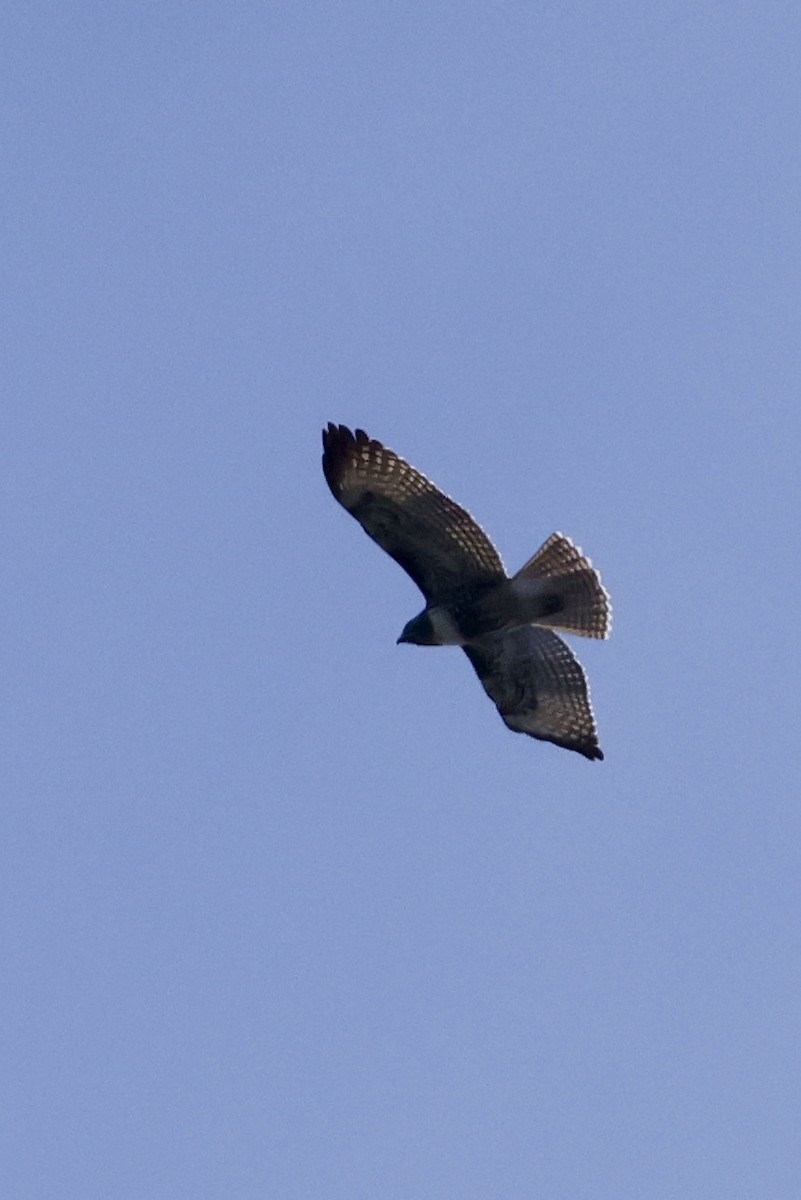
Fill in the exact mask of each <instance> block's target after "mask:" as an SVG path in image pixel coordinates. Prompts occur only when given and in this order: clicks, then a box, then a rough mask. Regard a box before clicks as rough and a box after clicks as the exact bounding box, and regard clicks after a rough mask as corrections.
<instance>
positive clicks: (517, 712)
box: [463, 625, 603, 759]
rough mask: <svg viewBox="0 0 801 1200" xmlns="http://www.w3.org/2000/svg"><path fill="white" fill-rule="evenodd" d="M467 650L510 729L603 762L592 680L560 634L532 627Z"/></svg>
mask: <svg viewBox="0 0 801 1200" xmlns="http://www.w3.org/2000/svg"><path fill="white" fill-rule="evenodd" d="M463 649H464V652H465V654H466V655H467V657H468V658H469V659H470V661H471V663H472V664H473V667H474V668H475V671H476V674H477V675H478V677H479V679H480V680H481V682H482V684H483V686H484V690H485V692H486V693H487V695H488V696H489V697H490V699H491V700H493V701H494V702H495V704H496V706H497V709H498V712H499V713H500V714H501V716H502V717H503V719H504V721H505V722H506V724H507V725H508V727H509V728H510V729H513V730H515V732H516V733H527V734H529V735H530V736H531V737H535V738H539V739H540V741H543V742H553V743H554V744H555V745H557V746H564V747H565V749H566V750H577V751H578V753H579V754H583V755H584V757H585V758H590V759H592V758H603V753H602V751H601V748H600V746H599V745H598V730H597V729H596V726H595V717H594V716H593V712H592V706H591V704H590V692H589V687H588V686H587V677H586V676H585V674H584V670H583V668H582V666H581V663H580V662H579V661H578V659H577V658H576V657H575V655H574V654H573V652H572V651H571V650H570V648H569V647H568V646H566V645H565V643H564V642H563V641H562V639H561V638H560V637H559V636H558V635H557V634H555V633H552V632H551V631H550V630H549V629H542V628H540V627H539V626H536V625H526V626H523V627H522V628H519V629H512V630H509V631H507V632H503V633H493V634H489V635H488V636H486V637H483V638H479V639H478V640H477V641H475V642H471V643H470V645H468V646H464V647H463Z"/></svg>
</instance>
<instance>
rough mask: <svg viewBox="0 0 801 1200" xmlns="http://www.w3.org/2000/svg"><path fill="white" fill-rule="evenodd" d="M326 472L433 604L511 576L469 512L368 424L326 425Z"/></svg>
mask: <svg viewBox="0 0 801 1200" xmlns="http://www.w3.org/2000/svg"><path fill="white" fill-rule="evenodd" d="M323 472H324V474H325V478H326V481H327V483H328V486H329V487H330V489H331V491H332V493H333V495H334V497H335V499H337V500H338V501H339V503H340V504H341V505H343V507H344V508H346V509H347V510H348V512H349V513H350V514H351V515H352V516H354V517H355V518H356V520H357V521H358V522H359V524H360V525H361V526H362V528H363V529H364V531H365V533H368V534H369V535H370V537H371V538H372V539H373V541H375V542H378V544H379V546H381V548H382V549H383V550H386V552H387V554H390V555H391V556H392V557H393V558H394V559H395V561H396V562H397V563H399V564H400V565H401V566H402V567H403V569H404V571H407V572H408V574H409V575H411V577H412V579H413V580H414V582H415V583H416V584H417V586H418V587H419V588H420V590H421V592H422V593H423V595H424V596H425V598H426V601H427V603H428V604H439V603H442V602H443V601H445V600H452V599H453V598H454V597H456V596H458V595H459V594H460V593H462V592H465V591H472V590H473V588H474V587H475V586H476V585H481V584H483V583H496V582H497V581H498V580H500V579H504V578H505V577H506V573H505V571H504V569H503V563H502V562H501V558H500V555H499V554H498V551H497V550H496V549H495V547H494V546H493V544H492V542H491V541H490V540H489V538H488V537H487V535H486V534H485V533H484V531H483V529H481V528H480V527H479V526H478V525H477V524H476V522H475V521H474V520H473V518H472V517H471V516H470V514H469V513H468V512H465V510H464V509H463V508H460V506H459V505H458V504H456V502H455V501H453V500H451V499H450V497H448V496H446V495H445V494H444V493H443V492H441V491H440V490H439V488H437V487H435V486H434V484H433V483H431V482H430V481H429V480H428V479H426V477H425V476H424V475H421V474H420V472H419V471H416V470H415V469H414V467H412V466H410V465H409V464H408V463H407V462H405V461H404V460H403V459H402V458H399V457H398V455H397V454H394V453H393V452H392V451H391V450H388V449H387V448H386V447H385V446H382V445H381V443H380V442H376V441H374V440H373V439H372V438H368V436H367V434H366V433H365V432H364V431H363V430H362V429H357V430H356V432H355V433H351V431H350V430H349V429H347V428H346V427H345V426H344V425H333V424H329V426H328V428H327V429H324V430H323Z"/></svg>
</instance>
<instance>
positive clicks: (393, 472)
mask: <svg viewBox="0 0 801 1200" xmlns="http://www.w3.org/2000/svg"><path fill="white" fill-rule="evenodd" d="M323 472H324V474H325V478H326V482H327V483H328V486H329V488H330V489H331V492H332V494H333V496H334V498H335V499H336V500H338V501H339V503H340V504H341V505H342V506H343V507H344V508H346V509H347V510H348V512H349V513H350V514H351V515H352V516H354V517H355V518H356V520H357V521H358V522H359V524H360V525H361V526H362V528H363V529H364V531H365V533H367V534H369V536H370V537H371V538H372V539H373V541H375V542H378V544H379V546H381V547H382V549H384V550H386V552H387V554H390V555H391V556H392V558H394V559H395V561H396V562H397V563H399V564H400V565H401V566H402V567H403V569H404V570H405V571H406V572H408V574H409V575H410V576H411V577H412V579H413V580H414V582H415V583H416V584H417V586H418V587H419V588H420V590H421V592H422V593H423V595H424V596H425V601H426V606H425V608H424V609H423V611H422V612H421V613H420V614H419V615H418V616H416V617H414V618H413V619H412V620H411V621H409V623H408V624H407V625H406V627H405V628H404V630H403V632H402V633H401V635H400V637H399V638H398V642H412V643H414V644H415V645H418V646H461V647H462V649H463V650H464V652H465V654H466V655H467V657H468V658H469V659H470V662H471V663H472V664H473V667H474V668H475V671H476V674H477V675H478V677H479V679H480V680H481V683H482V685H483V687H484V690H485V691H486V693H487V695H488V696H489V697H490V699H491V700H492V701H494V703H495V705H496V707H497V709H498V712H499V713H500V714H501V716H502V718H503V720H504V721H505V722H506V724H507V725H508V727H509V728H510V729H513V730H515V731H516V732H517V733H527V734H529V735H530V736H531V737H534V738H539V739H540V740H541V741H545V742H553V743H554V744H555V745H557V746H564V747H565V749H567V750H576V751H578V753H579V754H583V755H584V757H585V758H589V759H594V758H603V753H602V752H601V748H600V746H599V745H598V732H597V729H596V727H595V719H594V717H593V712H592V707H591V705H590V696H589V689H588V686H587V680H586V677H585V675H584V671H583V669H582V667H581V664H580V663H579V662H578V660H577V659H576V658H575V656H574V655H573V653H572V651H571V650H570V649H569V648H568V646H567V645H566V644H565V643H564V642H563V641H562V639H561V638H560V637H559V636H558V634H556V633H555V632H554V630H556V629H558V630H560V631H561V632H563V633H574V634H579V635H581V636H582V637H592V638H606V637H608V636H609V633H610V630H611V625H612V609H611V605H610V602H609V594H608V592H607V591H606V589H605V588H604V587H603V585H602V584H601V580H600V576H599V575H598V572H597V571H596V570H595V569H594V567H593V566H592V563H591V562H590V560H589V559H588V558H585V557H584V555H583V554H582V553H581V551H580V550H579V549H578V548H577V547H576V546H574V545H573V543H572V542H571V541H570V539H569V538H566V537H564V536H563V535H562V534H561V533H553V534H551V536H550V537H549V538H548V540H547V542H545V544H544V545H543V546H542V547H541V549H539V550H538V551H537V553H536V554H535V555H534V557H533V558H531V559H529V561H528V562H527V563H526V564H525V566H524V567H521V569H520V570H519V571H518V572H517V574H516V575H513V576H512V577H511V578H510V577H509V576H508V575H507V574H506V571H505V570H504V566H503V563H502V562H501V558H500V555H499V554H498V551H497V550H496V549H495V547H494V546H493V544H492V542H491V541H490V540H489V538H488V537H487V535H486V534H485V533H484V531H483V529H481V528H480V527H479V526H478V525H477V524H476V522H475V521H474V520H473V518H472V517H471V516H470V514H469V513H468V512H466V511H465V510H464V509H463V508H461V507H460V506H459V505H458V504H456V502H455V501H453V500H451V499H450V497H448V496H446V495H445V494H444V493H443V492H441V491H440V490H439V488H437V487H435V486H434V484H433V483H431V482H430V481H429V480H428V479H426V477H425V476H424V475H421V474H420V472H419V471H416V470H415V468H414V467H412V466H410V465H409V463H407V462H405V461H404V460H403V459H402V458H399V457H398V455H397V454H394V453H393V452H392V450H388V449H387V448H386V446H382V445H381V443H380V442H377V441H374V440H373V439H372V438H369V437H368V436H367V434H366V433H365V432H364V430H362V429H357V430H356V431H355V433H351V431H350V429H347V428H346V427H345V426H344V425H333V424H330V423H329V425H328V428H327V429H324V430H323Z"/></svg>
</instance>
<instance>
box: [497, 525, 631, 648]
mask: <svg viewBox="0 0 801 1200" xmlns="http://www.w3.org/2000/svg"><path fill="white" fill-rule="evenodd" d="M511 583H512V590H513V592H514V593H515V594H516V596H517V597H518V599H519V600H520V601H521V602H523V603H525V605H526V608H528V607H529V605H531V612H532V615H531V618H530V620H531V623H532V624H535V625H545V626H547V627H548V628H549V629H558V630H560V631H561V632H563V633H575V634H578V635H579V636H580V637H591V638H607V637H609V634H610V633H611V631H612V605H611V602H610V600H609V593H608V592H607V590H606V588H605V587H604V586H603V584H602V583H601V577H600V575H599V574H598V572H597V571H596V570H595V567H594V566H593V565H592V563H591V562H590V560H589V559H588V558H586V557H585V556H584V555H583V554H582V553H581V551H580V550H579V548H578V547H577V546H574V545H573V543H572V542H571V540H570V538H568V537H565V536H564V534H562V533H552V534H551V536H550V537H549V538H548V540H547V542H545V544H544V545H543V546H541V547H540V549H539V550H538V551H537V553H536V554H535V555H534V557H533V558H530V559H529V560H528V562H527V563H526V564H525V566H523V567H521V568H520V570H519V571H518V572H517V574H516V575H514V576H513V577H512V581H511Z"/></svg>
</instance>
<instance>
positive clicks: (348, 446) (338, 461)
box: [323, 421, 356, 495]
mask: <svg viewBox="0 0 801 1200" xmlns="http://www.w3.org/2000/svg"><path fill="white" fill-rule="evenodd" d="M355 441H356V439H355V438H354V436H353V434H352V433H351V431H350V430H349V429H348V427H347V425H335V424H334V422H333V421H329V422H328V428H327V429H324V430H323V474H324V475H325V481H326V483H327V484H328V486H329V488H330V489H331V491H332V492H333V493H334V495H336V486H337V483H338V482H339V480H340V479H341V478H342V474H343V471H344V469H345V466H346V465H347V462H348V459H349V457H350V455H351V453H352V450H353V446H354V444H355Z"/></svg>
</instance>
